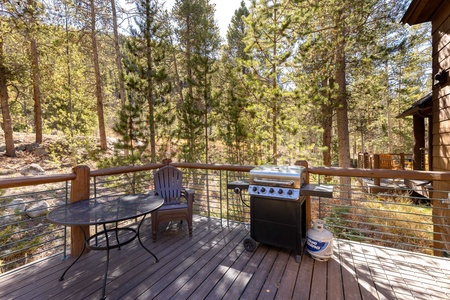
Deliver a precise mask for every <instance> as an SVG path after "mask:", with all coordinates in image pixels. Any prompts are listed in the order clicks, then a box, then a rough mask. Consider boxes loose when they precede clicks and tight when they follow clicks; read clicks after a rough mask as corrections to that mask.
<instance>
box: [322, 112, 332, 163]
mask: <svg viewBox="0 0 450 300" xmlns="http://www.w3.org/2000/svg"><path fill="white" fill-rule="evenodd" d="M331 110H332V107H331V105H329V104H327V103H324V104H322V129H323V133H322V147H323V148H324V149H323V151H322V160H323V165H324V166H326V167H330V166H331V137H332V129H333V123H332V122H333V116H332V114H331Z"/></svg>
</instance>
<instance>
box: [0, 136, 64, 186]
mask: <svg viewBox="0 0 450 300" xmlns="http://www.w3.org/2000/svg"><path fill="white" fill-rule="evenodd" d="M13 138H14V146H15V148H16V157H8V156H6V155H5V153H6V145H5V136H4V134H3V131H1V130H0V179H1V178H7V177H19V176H23V174H21V170H23V168H26V167H27V166H30V165H32V164H37V165H39V166H40V167H41V168H42V169H43V170H44V171H45V174H47V175H49V174H57V173H70V172H71V169H72V164H70V163H68V162H67V161H66V160H63V161H62V162H61V161H58V162H55V161H54V160H53V159H52V157H51V156H50V155H49V150H48V149H49V147H50V146H51V145H53V144H54V143H56V142H57V141H58V140H59V139H60V138H61V136H57V135H44V136H43V141H42V143H41V144H36V142H35V141H36V135H35V134H34V133H18V132H15V133H14V134H13Z"/></svg>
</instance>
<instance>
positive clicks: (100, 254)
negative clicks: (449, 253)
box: [0, 216, 450, 300]
mask: <svg viewBox="0 0 450 300" xmlns="http://www.w3.org/2000/svg"><path fill="white" fill-rule="evenodd" d="M149 225H150V224H146V226H148V227H146V228H148V233H147V234H145V238H144V244H145V245H146V246H148V247H149V248H150V249H151V250H152V251H153V252H154V253H155V254H156V255H157V256H158V258H159V259H160V261H159V262H158V263H154V261H153V258H152V257H151V256H150V255H149V254H148V253H147V252H145V250H143V249H142V247H141V246H140V245H139V243H138V242H137V241H135V242H133V243H131V244H128V245H125V246H124V247H123V248H122V250H117V249H116V250H113V251H111V261H110V268H109V275H108V283H107V287H106V292H107V299H164V300H166V299H195V300H197V299H232V300H235V299H314V300H316V299H333V300H335V299H336V300H338V299H450V261H449V260H448V259H440V258H435V257H431V256H427V255H421V254H415V253H411V252H405V251H399V250H394V249H390V248H383V247H377V246H371V245H367V244H360V243H355V242H349V241H343V240H338V241H335V248H334V250H335V251H334V256H333V257H332V259H330V260H329V261H328V262H326V263H324V262H317V261H314V260H313V259H312V258H311V257H310V256H309V255H308V254H304V255H303V257H302V260H301V263H300V264H299V263H297V262H296V261H295V257H294V254H293V253H289V252H288V251H286V250H282V249H277V248H275V247H268V246H266V245H262V244H261V245H259V246H258V248H257V250H256V251H254V252H248V251H246V250H244V248H243V245H242V241H243V239H244V238H245V237H247V236H248V234H249V233H248V228H246V227H245V226H244V225H242V224H238V223H227V222H226V221H224V222H221V221H220V220H217V219H207V218H203V217H199V216H196V217H195V220H194V234H193V236H192V237H191V238H190V237H189V236H188V235H187V230H182V231H179V228H178V224H175V225H174V226H173V227H171V229H170V230H168V231H165V233H164V234H161V235H160V238H159V239H158V241H157V242H152V241H151V238H150V235H151V230H150V226H149ZM104 262H105V252H104V251H91V252H90V253H88V254H86V255H85V256H84V257H82V258H81V260H80V261H79V262H77V263H76V264H75V265H74V266H73V268H72V269H70V270H69V272H68V273H67V275H66V277H65V280H64V281H58V278H59V277H60V276H61V274H62V272H63V271H64V269H65V268H66V267H67V266H68V265H69V264H70V263H71V259H68V260H65V261H62V260H61V259H60V257H53V258H50V259H46V260H43V261H40V262H37V263H33V264H30V265H28V266H25V267H22V268H20V269H18V270H15V271H13V272H9V273H5V274H1V275H0V299H3V300H4V299H27V300H29V299H58V300H60V299H99V298H100V296H101V286H102V276H103V272H104Z"/></svg>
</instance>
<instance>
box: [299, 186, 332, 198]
mask: <svg viewBox="0 0 450 300" xmlns="http://www.w3.org/2000/svg"><path fill="white" fill-rule="evenodd" d="M300 196H315V197H323V198H333V186H332V185H321V184H304V185H303V186H302V188H301V189H300Z"/></svg>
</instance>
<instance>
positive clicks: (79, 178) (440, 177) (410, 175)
mask: <svg viewBox="0 0 450 300" xmlns="http://www.w3.org/2000/svg"><path fill="white" fill-rule="evenodd" d="M172 165H174V166H176V167H178V168H187V169H207V170H219V171H236V172H249V171H250V170H251V169H252V168H253V166H237V165H216V164H199V163H172ZM161 166H163V164H147V165H142V166H129V167H116V168H109V169H101V170H90V169H89V168H88V167H87V166H77V167H74V168H73V173H70V174H60V175H45V176H34V177H24V178H22V177H21V178H7V179H0V189H7V188H13V187H23V186H30V185H40V184H46V183H54V182H64V181H70V182H71V192H70V201H71V202H74V201H79V200H82V199H86V198H88V197H89V194H90V184H89V182H90V178H91V177H97V176H108V175H117V174H123V173H131V172H140V171H147V170H148V171H150V170H154V169H157V168H159V167H161ZM308 172H309V174H315V175H324V176H336V177H367V178H403V179H416V180H429V181H450V172H436V171H409V170H387V169H360V168H338V167H309V168H308ZM308 209H309V208H308ZM308 213H310V212H308ZM77 230H79V229H72V235H71V236H72V240H71V254H72V255H77V254H78V253H79V252H78V253H77V251H81V249H82V247H81V245H82V244H83V243H84V239H83V237H82V236H83V235H82V234H81V233H82V232H81V231H78V232H77Z"/></svg>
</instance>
